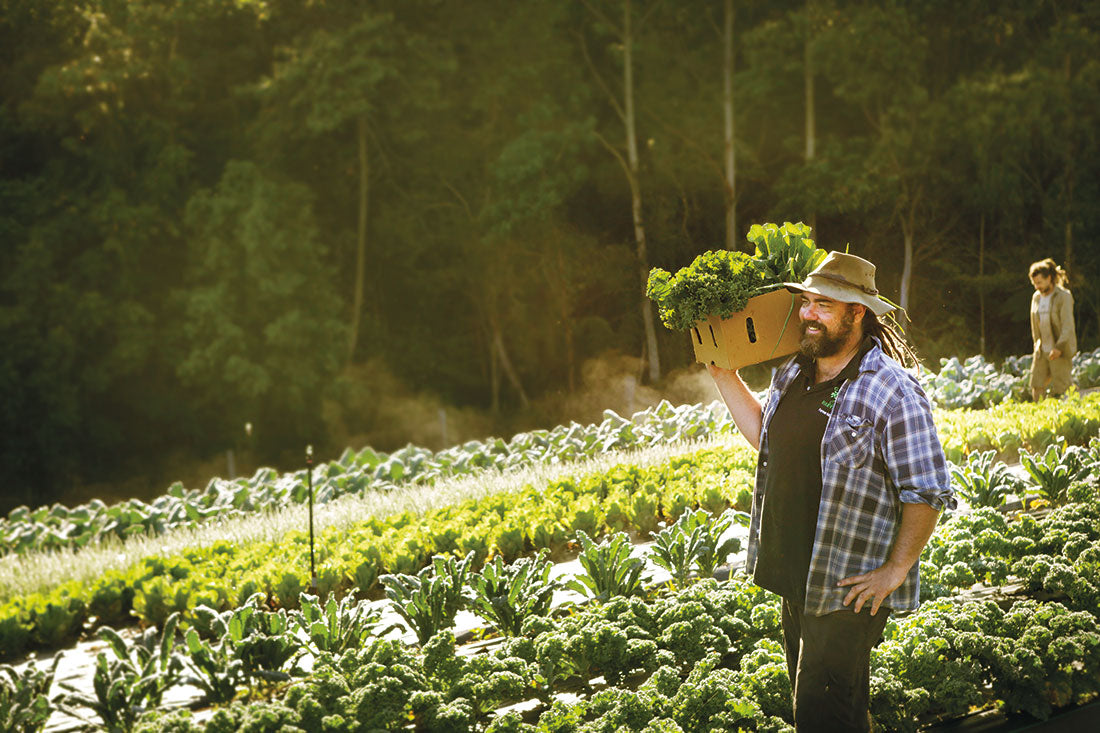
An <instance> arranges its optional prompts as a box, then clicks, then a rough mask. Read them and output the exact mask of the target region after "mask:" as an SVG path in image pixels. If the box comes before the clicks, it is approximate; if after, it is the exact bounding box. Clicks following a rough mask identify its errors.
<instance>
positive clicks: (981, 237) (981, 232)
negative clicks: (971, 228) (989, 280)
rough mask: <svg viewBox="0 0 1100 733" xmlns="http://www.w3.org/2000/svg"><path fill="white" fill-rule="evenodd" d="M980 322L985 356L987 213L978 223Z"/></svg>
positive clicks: (980, 347)
mask: <svg viewBox="0 0 1100 733" xmlns="http://www.w3.org/2000/svg"><path fill="white" fill-rule="evenodd" d="M978 324H979V333H980V336H979V340H978V344H979V347H978V350H979V353H980V354H981V355H982V356H983V357H984V356H985V214H982V218H981V221H980V222H979V223H978Z"/></svg>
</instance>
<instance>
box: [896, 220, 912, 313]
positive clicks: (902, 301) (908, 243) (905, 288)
mask: <svg viewBox="0 0 1100 733" xmlns="http://www.w3.org/2000/svg"><path fill="white" fill-rule="evenodd" d="M902 229H903V236H904V239H905V260H904V264H903V265H902V268H901V293H900V295H899V297H898V305H900V306H901V309H902V310H903V311H905V312H906V314H907V315H908V313H909V283H910V281H911V280H912V279H913V227H912V226H910V225H909V224H906V225H904V226H903V227H902Z"/></svg>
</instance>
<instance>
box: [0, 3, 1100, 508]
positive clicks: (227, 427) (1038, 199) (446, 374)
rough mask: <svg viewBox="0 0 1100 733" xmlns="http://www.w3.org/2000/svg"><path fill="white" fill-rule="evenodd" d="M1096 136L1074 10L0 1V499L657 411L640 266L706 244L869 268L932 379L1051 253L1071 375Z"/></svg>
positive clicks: (1024, 335) (667, 365) (1011, 333)
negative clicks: (606, 380) (626, 408)
mask: <svg viewBox="0 0 1100 733" xmlns="http://www.w3.org/2000/svg"><path fill="white" fill-rule="evenodd" d="M727 33H729V34H730V35H729V36H728V38H730V39H732V44H731V45H732V54H730V55H729V56H727V55H726V52H725V51H726V47H727V45H730V44H727V41H726V38H727ZM726 78H729V79H730V80H731V82H732V83H731V85H730V87H729V89H730V92H729V94H727V93H726V92H725V89H726V86H725V83H724V79H726ZM728 110H732V114H733V117H732V118H731V119H728V120H727V119H724V117H725V116H726V115H727V114H729V112H728ZM1098 129H1100V6H1098V5H1097V4H1096V3H1089V2H1083V1H1078V2H1053V1H1052V0H1011V1H1009V2H990V1H989V0H952V1H951V2H947V1H945V0H940V1H933V2H928V1H927V0H922V1H921V2H915V1H914V0H890V1H889V2H845V1H842V0H805V2H794V1H793V0H792V1H790V2H780V3H755V2H747V1H746V0H734V1H733V2H730V3H725V4H724V3H719V2H709V3H702V2H700V3H678V2H669V1H668V0H664V1H662V0H568V1H563V0H535V1H534V2H525V3H514V2H509V1H507V0H463V2H453V1H450V0H372V1H371V2H356V1H354V0H314V1H313V2H309V3H303V2H300V1H299V0H192V1H190V2H177V1H176V0H84V1H82V2H79V3H77V2H51V3H43V2H39V0H0V237H2V240H3V246H2V248H0V342H2V343H3V344H4V348H3V349H2V350H0V404H2V408H0V434H2V435H3V441H2V447H0V460H3V465H4V467H5V469H6V470H5V471H4V484H5V485H4V493H5V496H6V497H7V500H8V502H9V503H11V502H30V503H42V502H45V501H49V500H51V499H52V498H53V497H54V496H57V495H58V494H57V493H56V492H58V491H60V490H62V489H64V488H65V487H67V486H70V485H72V484H74V483H81V482H94V481H112V480H117V479H119V478H120V477H122V476H126V475H134V474H140V475H145V476H149V477H152V478H150V480H151V481H154V482H156V481H161V480H163V479H165V478H166V477H165V476H164V475H163V473H162V472H161V473H158V471H162V469H163V465H164V464H165V462H166V461H167V457H168V456H172V457H177V458H178V457H181V456H182V457H184V458H192V459H197V458H201V457H203V456H210V455H213V454H216V453H220V452H223V451H225V450H227V449H230V448H236V449H238V450H243V449H244V448H246V447H247V448H249V449H251V450H253V451H254V452H255V454H256V457H257V460H265V461H278V460H280V459H281V458H283V457H285V456H286V455H288V452H290V453H294V454H296V453H298V452H300V450H301V447H302V446H304V445H305V444H306V443H307V442H310V443H315V444H318V445H319V446H322V447H323V448H322V450H329V451H332V450H337V449H338V448H339V446H337V445H336V444H335V443H336V442H337V441H338V440H340V439H343V438H344V437H346V435H348V434H352V433H354V434H360V435H373V436H381V438H380V440H382V442H383V443H386V442H388V443H389V445H380V446H379V447H383V448H392V447H394V446H395V445H399V444H401V443H403V442H405V441H406V440H408V439H409V436H408V433H407V431H403V430H402V429H401V426H400V425H398V424H396V422H394V421H393V418H392V415H390V416H389V417H387V414H386V413H380V412H372V411H371V410H370V409H369V406H370V405H371V404H375V403H377V402H378V400H379V399H381V390H389V391H391V392H392V391H393V390H395V389H408V390H411V391H423V392H427V393H430V394H432V395H434V396H435V398H437V399H438V400H439V402H440V404H447V405H451V406H455V407H460V408H466V409H470V410H476V411H482V412H484V413H485V414H486V415H490V416H491V415H496V416H497V417H496V418H495V419H496V422H492V421H491V420H492V419H493V418H487V419H489V420H490V421H489V422H486V423H483V425H485V426H486V429H492V430H496V431H499V430H505V429H506V427H507V426H508V425H510V424H515V423H514V418H515V416H516V415H517V414H523V412H524V411H525V410H527V411H529V410H530V409H531V407H530V405H532V404H534V403H537V402H539V401H540V400H546V399H553V398H554V396H557V397H559V398H563V399H564V397H566V396H568V395H569V394H570V393H572V392H573V391H575V390H576V389H577V388H578V386H579V384H580V382H581V380H582V371H583V365H584V363H585V362H586V360H588V359H592V358H594V357H597V356H600V355H601V354H607V353H609V352H612V353H620V354H625V355H629V356H631V357H634V358H638V359H639V360H640V361H639V364H642V363H645V364H646V365H647V368H646V369H645V370H644V371H642V370H641V369H640V368H639V371H638V377H639V378H640V379H643V378H644V379H645V380H648V381H651V382H652V381H653V379H654V373H653V372H652V371H650V370H651V369H654V368H658V369H659V370H660V374H661V375H663V374H667V373H668V372H670V371H671V370H674V369H677V368H680V367H683V366H685V365H687V364H688V363H689V362H690V360H691V354H690V349H689V348H688V345H687V343H686V341H685V340H684V339H683V338H682V334H674V333H670V332H666V331H664V330H663V329H661V328H660V326H659V325H658V327H657V329H656V333H655V334H654V335H650V334H647V321H646V318H645V317H644V314H645V310H646V309H645V308H644V307H640V306H641V304H642V298H641V290H642V286H641V283H640V282H639V270H640V269H642V270H644V269H645V268H648V267H649V266H662V267H665V268H669V269H673V268H676V267H679V266H682V265H684V264H686V263H687V262H689V261H690V259H691V258H692V257H694V256H695V255H696V254H698V253H700V252H702V251H704V250H707V249H715V248H719V247H723V246H725V242H726V231H725V229H726V225H727V220H729V221H734V222H736V225H735V226H736V227H739V228H740V229H741V230H742V231H741V232H740V234H738V236H737V240H736V241H738V242H740V243H741V245H742V246H744V247H745V248H746V249H748V245H747V243H746V242H745V240H744V231H747V230H748V227H749V226H750V225H751V224H752V223H754V222H762V221H779V222H782V221H805V222H808V223H812V224H813V226H814V228H815V234H816V239H817V241H818V244H819V246H821V247H824V248H827V249H843V248H845V247H846V246H849V247H850V251H852V252H854V253H857V254H860V255H863V256H865V257H868V258H869V259H872V260H874V261H875V262H876V263H877V264H878V268H879V270H878V271H879V281H880V282H879V286H880V288H881V289H882V290H883V291H884V293H885V294H886V295H887V296H888V297H890V298H892V299H894V300H896V301H900V302H901V303H903V304H904V305H906V306H907V309H908V312H909V314H910V316H911V318H912V326H911V333H912V335H913V338H914V340H915V341H916V343H917V346H918V347H919V349H920V351H921V353H922V354H923V356H924V357H925V359H926V360H927V361H928V362H930V363H931V364H933V365H935V364H936V359H938V357H940V356H942V355H948V354H969V353H975V352H978V351H982V352H984V353H985V354H986V355H987V356H989V357H993V358H996V357H1000V356H1004V355H1007V354H1019V353H1023V352H1025V351H1027V350H1028V348H1029V344H1028V332H1027V326H1026V313H1027V307H1028V299H1029V297H1030V288H1029V284H1028V282H1027V279H1026V268H1027V266H1028V264H1029V263H1030V262H1032V261H1034V260H1038V259H1041V258H1044V257H1048V256H1049V257H1053V258H1054V259H1055V260H1057V261H1058V262H1059V263H1062V264H1065V265H1066V267H1067V269H1068V270H1069V272H1070V277H1071V286H1072V288H1073V291H1074V295H1075V298H1076V302H1077V318H1078V329H1079V334H1080V337H1081V341H1082V344H1083V345H1085V346H1094V345H1095V344H1096V343H1097V340H1098V337H1100V247H1098V246H1097V245H1096V242H1097V238H1098V236H1100V155H1098V150H1097V145H1098V141H1097V130H1098ZM730 130H733V131H734V132H733V138H732V149H729V148H727V147H726V139H727V136H728V135H729V132H728V131H730ZM734 165H735V166H736V176H735V177H734V176H733V170H734V169H733V166H734ZM731 202H732V207H733V208H732V210H729V207H728V204H730V203H731ZM728 215H729V219H727V216H728ZM643 258H644V259H643ZM658 355H659V357H660V358H659V360H658V359H654V358H651V357H656V356H658ZM380 374H385V375H386V376H385V378H380V377H379V376H378V375H380ZM369 375H374V376H373V377H372V376H369ZM382 385H386V386H384V387H383V386H382ZM395 385H396V386H395ZM326 406H327V407H326ZM510 419H512V420H513V422H509V420H510ZM385 421H391V422H394V425H393V426H392V429H389V430H388V431H387V429H386V426H385V425H383V424H382V423H383V422H385ZM245 423H249V424H251V425H253V426H254V427H255V429H254V432H252V433H250V434H248V436H247V438H246V435H245V433H244V432H243V425H244V424H245ZM336 426H340V428H339V429H336ZM444 434H445V433H444ZM452 437H454V436H452ZM246 443H247V445H246ZM155 488H157V489H162V488H163V486H161V485H157V486H156V487H155Z"/></svg>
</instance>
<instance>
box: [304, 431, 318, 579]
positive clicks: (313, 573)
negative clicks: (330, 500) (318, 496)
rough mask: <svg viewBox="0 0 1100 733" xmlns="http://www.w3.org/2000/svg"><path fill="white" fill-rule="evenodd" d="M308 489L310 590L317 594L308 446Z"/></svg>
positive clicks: (311, 459)
mask: <svg viewBox="0 0 1100 733" xmlns="http://www.w3.org/2000/svg"><path fill="white" fill-rule="evenodd" d="M306 487H307V488H308V489H309V590H310V591H311V592H313V593H316V592H317V570H316V566H315V564H314V558H313V446H312V445H307V446H306Z"/></svg>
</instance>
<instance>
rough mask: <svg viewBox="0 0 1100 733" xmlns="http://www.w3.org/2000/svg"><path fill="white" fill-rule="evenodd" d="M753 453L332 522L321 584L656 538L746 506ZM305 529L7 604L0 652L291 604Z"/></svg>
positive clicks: (155, 562) (360, 583)
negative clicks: (442, 563)
mask: <svg viewBox="0 0 1100 733" xmlns="http://www.w3.org/2000/svg"><path fill="white" fill-rule="evenodd" d="M754 460H755V459H754V456H753V454H752V452H751V451H750V449H749V448H748V446H747V445H746V446H744V447H743V449H740V450H737V449H731V448H721V449H708V450H703V451H699V452H696V453H694V454H689V455H687V456H682V457H678V458H674V459H673V460H671V461H670V462H668V463H666V464H663V465H659V466H653V467H649V468H639V467H637V466H634V465H630V464H627V465H621V466H617V467H614V468H612V469H611V470H609V471H606V472H598V473H593V474H588V475H583V476H580V477H577V478H574V479H562V480H558V481H554V482H551V483H549V484H547V485H543V486H528V487H526V488H525V489H523V490H521V491H517V492H512V493H502V494H498V495H494V496H491V497H487V498H482V499H472V500H468V501H466V502H463V503H461V504H457V505H453V506H448V507H444V508H441V509H437V510H434V511H432V512H428V513H426V514H425V515H423V516H420V515H415V514H413V513H411V512H405V513H403V514H400V515H396V516H392V517H388V518H386V519H377V518H373V519H371V520H368V521H365V522H360V523H356V524H353V525H351V526H349V527H347V528H340V529H337V528H329V529H326V530H324V531H322V532H320V533H318V536H317V540H316V561H317V566H316V567H317V590H318V591H319V592H321V593H323V594H328V593H337V594H344V593H348V592H354V593H357V594H359V595H360V596H366V595H367V594H368V593H370V592H371V590H372V589H373V588H374V587H375V585H376V583H377V581H378V578H379V576H380V575H382V574H384V573H405V574H414V573H417V572H418V571H420V569H421V568H423V567H424V566H425V565H426V564H427V563H428V561H429V558H430V557H431V556H432V555H434V554H443V553H450V554H457V555H459V556H464V555H466V554H468V553H470V552H473V553H474V556H475V558H476V560H475V562H476V564H477V565H480V564H481V563H482V562H484V561H485V560H486V559H489V558H490V557H491V556H502V557H503V558H505V559H506V560H513V559H515V558H517V557H519V556H520V555H522V554H526V553H530V552H534V551H537V550H540V549H545V550H547V551H548V552H549V553H551V554H552V556H554V557H560V556H562V555H564V554H565V553H566V552H568V551H569V549H570V546H571V543H572V539H573V537H574V535H575V532H576V531H577V530H583V531H584V532H585V533H587V534H588V535H591V536H599V535H603V534H608V533H611V532H616V531H631V532H634V533H635V534H637V535H638V536H641V537H648V536H649V533H650V532H652V531H654V530H656V529H657V528H658V525H659V523H660V522H669V523H671V522H673V521H675V520H676V519H677V518H678V517H680V516H681V515H682V514H683V513H684V511H685V510H687V509H695V508H703V509H706V510H707V511H709V512H712V513H715V514H717V513H720V512H721V511H723V510H724V509H726V508H727V507H728V506H732V505H735V504H737V503H738V501H739V500H740V502H741V507H742V508H748V507H747V504H746V502H748V501H749V500H750V497H751V494H750V491H749V486H750V484H751V481H752V475H751V470H752V467H753V466H754ZM309 566H310V564H309V544H308V535H307V534H306V533H303V532H293V533H291V534H289V535H288V536H286V537H284V538H283V539H282V540H280V541H277V542H262V543H251V544H249V545H247V546H237V545H235V544H232V543H229V542H224V541H223V542H218V543H215V544H214V545H212V546H209V547H205V548H193V549H189V550H188V551H186V552H183V553H180V554H178V555H174V556H170V557H150V558H145V559H144V560H143V561H141V562H140V563H137V564H135V565H134V566H132V567H130V568H127V569H125V570H111V571H107V572H106V573H104V574H103V575H102V576H101V577H100V578H98V579H96V580H94V581H90V582H87V583H84V584H81V583H77V582H74V581H70V582H68V583H64V584H62V585H60V586H59V587H57V588H54V589H53V590H51V591H49V592H46V593H36V594H30V595H26V596H20V597H15V598H11V599H8V600H7V601H6V602H5V603H4V604H3V605H0V654H2V655H4V656H7V657H10V656H13V655H16V654H18V653H20V651H22V650H23V649H27V648H41V647H54V646H59V645H61V644H64V643H66V642H68V641H70V640H72V639H73V638H75V636H76V635H77V634H78V633H79V631H80V630H81V628H83V626H84V624H85V623H86V622H88V621H89V619H91V618H93V617H94V618H95V619H96V620H97V621H98V623H106V624H129V623H132V622H133V620H134V619H135V618H136V619H138V620H140V621H142V622H144V623H148V624H157V625H159V624H161V623H163V622H164V620H165V619H166V618H167V617H168V616H169V615H171V614H172V613H174V612H177V611H179V612H183V613H185V614H187V613H189V609H192V608H194V607H196V606H198V605H207V606H210V607H212V608H214V609H218V610H224V609H230V608H234V607H236V606H239V605H240V604H242V603H243V602H244V601H245V600H246V599H247V598H249V597H250V596H252V595H253V594H254V593H257V592H259V593H263V594H264V595H265V597H266V598H267V599H268V600H269V601H270V603H271V604H272V605H274V606H278V607H286V608H293V607H294V606H295V605H296V604H297V602H298V598H299V594H300V593H301V592H302V591H305V590H307V589H308V588H309V586H310V580H311V579H310V577H309Z"/></svg>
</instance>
